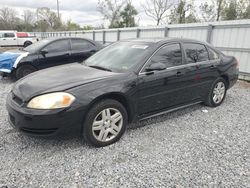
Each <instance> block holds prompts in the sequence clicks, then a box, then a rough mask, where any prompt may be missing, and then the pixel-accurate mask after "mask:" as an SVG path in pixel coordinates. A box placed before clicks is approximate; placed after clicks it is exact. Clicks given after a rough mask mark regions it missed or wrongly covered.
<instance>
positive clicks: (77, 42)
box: [71, 39, 93, 51]
mask: <svg viewBox="0 0 250 188" xmlns="http://www.w3.org/2000/svg"><path fill="white" fill-rule="evenodd" d="M91 48H93V44H91V43H90V42H88V41H86V40H83V39H71V49H72V50H75V51H85V50H89V49H91Z"/></svg>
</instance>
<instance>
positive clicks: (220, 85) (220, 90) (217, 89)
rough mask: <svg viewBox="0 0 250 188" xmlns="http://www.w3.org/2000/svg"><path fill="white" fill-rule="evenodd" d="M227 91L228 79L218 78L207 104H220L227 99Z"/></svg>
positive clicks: (214, 105)
mask: <svg viewBox="0 0 250 188" xmlns="http://www.w3.org/2000/svg"><path fill="white" fill-rule="evenodd" d="M226 93H227V88H226V81H225V80H224V79H223V78H218V79H216V80H215V81H214V83H213V84H212V87H211V89H210V91H209V94H208V96H207V99H206V102H205V104H206V105H207V106H211V107H216V106H219V105H220V104H221V103H222V102H223V101H224V99H225V97H226Z"/></svg>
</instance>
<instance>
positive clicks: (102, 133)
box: [83, 99, 128, 147]
mask: <svg viewBox="0 0 250 188" xmlns="http://www.w3.org/2000/svg"><path fill="white" fill-rule="evenodd" d="M127 124H128V116H127V112H126V109H125V108H124V106H123V105H122V104H121V103H119V102H118V101H116V100H112V99H107V100H103V101H101V102H99V103H97V104H96V105H94V106H93V107H92V108H91V109H90V111H89V112H88V114H87V116H86V119H85V121H84V124H83V137H84V140H85V141H86V142H88V143H89V144H91V145H93V146H96V147H103V146H107V145H110V144H112V143H114V142H116V141H118V140H119V139H120V138H121V136H122V135H123V133H124V132H125V130H126V126H127Z"/></svg>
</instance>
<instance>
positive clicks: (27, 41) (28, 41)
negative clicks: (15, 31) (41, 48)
mask: <svg viewBox="0 0 250 188" xmlns="http://www.w3.org/2000/svg"><path fill="white" fill-rule="evenodd" d="M26 43H30V44H33V42H32V41H30V40H26V41H24V43H23V46H25V44H26Z"/></svg>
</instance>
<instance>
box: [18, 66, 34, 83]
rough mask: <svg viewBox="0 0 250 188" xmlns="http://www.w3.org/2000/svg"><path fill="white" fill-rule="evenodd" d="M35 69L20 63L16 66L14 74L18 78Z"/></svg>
mask: <svg viewBox="0 0 250 188" xmlns="http://www.w3.org/2000/svg"><path fill="white" fill-rule="evenodd" d="M35 71H36V69H35V67H33V66H31V65H21V66H20V67H18V68H17V70H16V74H15V76H16V79H17V80H19V79H20V78H22V77H24V76H27V75H28V74H30V73H32V72H35Z"/></svg>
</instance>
